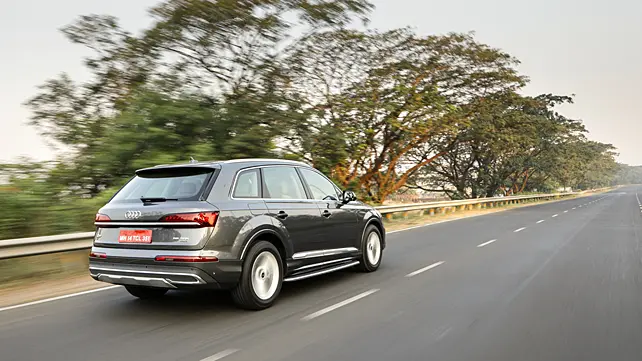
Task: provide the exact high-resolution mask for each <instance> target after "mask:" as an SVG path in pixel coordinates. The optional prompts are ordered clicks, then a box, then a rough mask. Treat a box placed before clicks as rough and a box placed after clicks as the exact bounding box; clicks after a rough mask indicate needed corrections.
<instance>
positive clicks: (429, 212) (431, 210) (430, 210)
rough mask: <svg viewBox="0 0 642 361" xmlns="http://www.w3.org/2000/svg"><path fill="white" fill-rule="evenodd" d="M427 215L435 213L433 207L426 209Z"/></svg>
mask: <svg viewBox="0 0 642 361" xmlns="http://www.w3.org/2000/svg"><path fill="white" fill-rule="evenodd" d="M428 215H431V216H434V215H435V209H434V208H430V209H429V210H428Z"/></svg>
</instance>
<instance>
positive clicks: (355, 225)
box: [299, 167, 360, 248]
mask: <svg viewBox="0 0 642 361" xmlns="http://www.w3.org/2000/svg"><path fill="white" fill-rule="evenodd" d="M299 171H300V172H301V176H302V177H303V180H304V181H305V183H306V185H307V186H308V189H309V190H310V193H311V196H312V198H313V199H314V200H315V201H316V203H317V206H318V207H319V208H320V210H321V215H322V216H323V221H324V223H325V225H324V227H323V230H324V232H323V235H322V237H324V238H325V242H326V243H328V246H329V247H330V248H346V247H354V246H355V245H356V244H357V243H358V242H356V241H357V240H358V238H359V236H360V234H359V232H360V229H359V217H358V213H357V211H356V210H354V209H351V207H350V206H349V205H344V204H343V203H342V202H341V201H340V195H339V192H338V190H337V187H336V186H335V185H334V183H332V182H331V181H330V180H329V179H328V178H326V177H325V176H324V175H322V174H321V173H320V172H318V171H316V170H314V169H311V168H304V167H301V168H299Z"/></svg>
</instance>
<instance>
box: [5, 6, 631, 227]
mask: <svg viewBox="0 0 642 361" xmlns="http://www.w3.org/2000/svg"><path fill="white" fill-rule="evenodd" d="M373 9H374V7H373V6H372V4H370V3H369V2H368V1H366V0H315V1H298V0H270V1H267V0H252V1H244V2H239V1H224V0H219V1H209V0H166V1H162V2H159V4H158V5H157V6H155V7H154V8H152V9H150V10H149V13H150V16H151V17H152V18H153V22H152V23H151V25H150V26H149V27H148V28H146V29H144V30H143V31H141V32H140V33H138V34H132V33H130V32H128V31H127V30H126V29H123V28H121V27H120V26H119V24H118V19H116V18H114V17H111V16H107V15H90V16H81V17H79V18H78V19H77V20H76V21H75V22H73V23H72V24H70V25H68V26H66V27H64V28H63V29H62V32H63V33H64V34H65V35H66V36H67V38H68V39H69V40H70V41H72V42H73V43H76V44H79V45H82V46H85V47H87V48H89V49H90V50H92V52H93V55H92V56H90V57H89V58H87V59H85V66H86V69H87V70H88V71H89V72H90V74H91V77H90V78H89V80H87V81H84V82H78V81H75V80H73V79H71V78H70V77H69V76H68V75H67V74H64V73H63V74H60V75H58V76H57V77H55V78H53V79H50V80H47V81H45V82H44V83H43V84H42V85H41V86H40V87H39V89H38V92H37V94H35V95H34V96H33V97H32V98H31V99H28V100H27V101H26V105H27V106H28V107H29V108H30V109H31V111H32V118H31V121H30V124H31V125H32V126H34V127H36V128H37V129H38V130H39V131H40V132H41V134H42V135H43V136H45V137H46V138H47V140H48V141H49V142H51V143H52V144H53V146H54V147H56V148H58V149H59V150H61V152H59V154H61V156H60V157H59V158H58V159H56V160H55V161H53V162H46V163H38V162H33V161H30V160H27V159H22V160H18V161H16V162H15V163H13V164H3V165H0V167H1V168H0V171H2V173H1V174H0V239H1V238H13V237H28V236H37V235H46V234H57V233H63V232H77V231H85V230H91V229H92V222H93V215H94V213H95V212H96V210H97V209H98V208H100V206H102V205H103V204H104V203H105V202H106V201H107V200H108V199H109V198H110V197H111V196H112V195H113V193H114V192H115V191H116V190H117V189H118V188H119V187H120V186H121V185H122V184H123V183H124V182H125V181H126V180H127V179H128V178H129V177H131V176H132V174H133V171H134V170H135V169H137V168H141V167H145V166H150V165H155V164H159V163H177V162H185V161H187V160H188V159H189V157H190V156H191V157H194V158H196V159H198V160H217V159H233V158H245V157H283V158H290V159H298V160H304V161H307V162H309V163H311V164H312V165H314V166H315V167H317V168H319V169H321V170H322V171H323V172H325V173H326V174H327V175H328V176H330V177H331V178H332V179H333V180H335V181H336V182H337V183H338V184H339V185H341V186H343V187H346V188H350V189H353V190H355V191H357V192H358V193H359V195H360V197H361V199H363V200H365V201H368V202H371V203H373V204H379V203H381V202H382V201H384V200H385V199H386V198H387V197H389V196H390V195H393V194H397V193H400V192H425V191H428V192H434V191H437V192H445V193H447V194H448V195H449V196H450V197H451V198H468V197H482V196H494V195H496V194H516V193H520V192H535V191H552V190H556V189H559V188H560V187H570V188H574V189H586V188H591V187H599V186H605V185H610V184H613V183H617V182H628V183H633V182H634V181H635V179H639V178H640V172H637V173H636V172H633V171H631V170H630V169H629V168H627V167H626V166H624V165H618V164H617V163H616V162H615V160H614V157H615V155H616V154H615V153H614V151H615V149H614V148H613V147H612V146H611V145H609V144H602V143H598V142H594V141H590V140H589V139H587V137H586V133H587V132H586V129H584V127H583V125H582V122H581V121H580V120H577V119H570V118H566V117H564V116H563V115H561V114H559V113H557V112H556V111H555V110H554V108H555V106H557V105H559V104H566V103H572V98H571V97H569V96H565V95H554V94H542V95H535V96H529V95H524V94H522V90H523V88H524V86H525V85H526V84H527V83H528V78H527V77H526V76H525V75H522V74H519V73H518V71H517V69H516V67H517V65H518V64H519V61H518V60H517V59H515V58H514V57H512V56H511V55H509V54H507V53H505V52H504V51H502V50H500V49H496V48H493V47H491V46H488V45H486V44H482V43H479V42H477V41H476V40H475V39H474V36H473V34H468V33H467V34H458V33H452V34H445V35H429V36H426V35H420V34H416V33H415V32H413V31H412V30H411V29H405V28H404V29H393V30H389V31H378V30H376V29H369V28H368V26H367V23H368V22H367V20H368V16H369V14H370V12H371V11H372V10H373ZM357 20H360V23H359V22H358V21H357ZM355 24H356V25H355ZM293 34H298V35H293Z"/></svg>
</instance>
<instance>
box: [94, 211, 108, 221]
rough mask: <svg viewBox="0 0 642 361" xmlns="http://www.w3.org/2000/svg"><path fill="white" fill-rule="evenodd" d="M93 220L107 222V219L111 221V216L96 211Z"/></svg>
mask: <svg viewBox="0 0 642 361" xmlns="http://www.w3.org/2000/svg"><path fill="white" fill-rule="evenodd" d="M95 221H96V222H109V221H111V218H109V216H108V215H106V214H100V213H96V220H95Z"/></svg>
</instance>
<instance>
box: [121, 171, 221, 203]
mask: <svg viewBox="0 0 642 361" xmlns="http://www.w3.org/2000/svg"><path fill="white" fill-rule="evenodd" d="M212 174H213V170H212V169H180V170H163V171H151V172H145V173H142V174H139V175H137V176H135V177H134V178H133V179H132V180H131V181H130V182H129V183H127V184H126V185H125V186H124V187H123V188H122V189H121V190H120V191H119V192H118V193H117V194H116V196H114V198H113V199H112V202H140V199H141V198H166V199H168V200H179V201H188V200H197V199H198V197H199V195H200V194H201V193H202V192H203V190H204V188H205V186H206V185H207V183H208V181H209V179H210V177H211V176H212Z"/></svg>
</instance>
